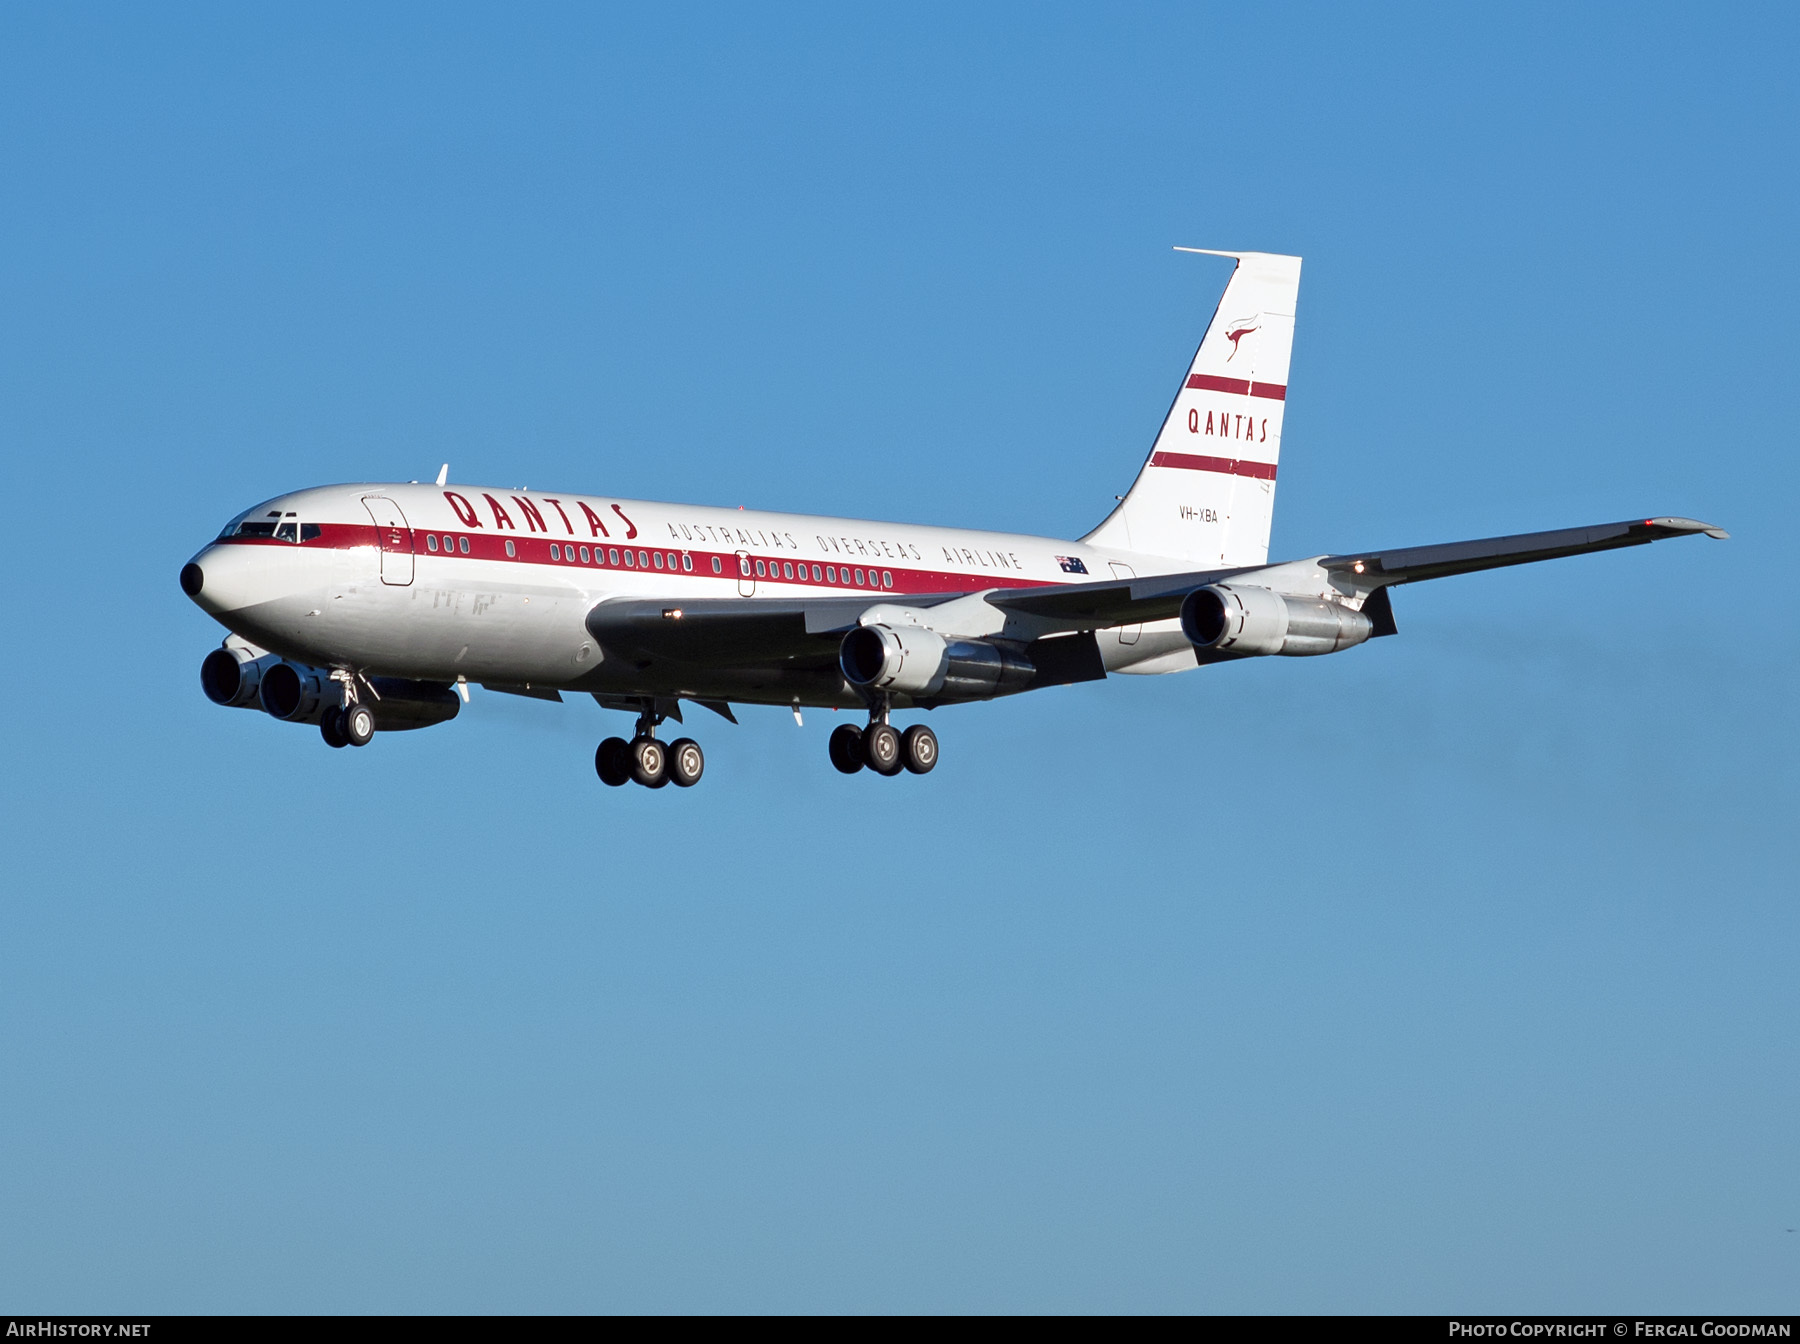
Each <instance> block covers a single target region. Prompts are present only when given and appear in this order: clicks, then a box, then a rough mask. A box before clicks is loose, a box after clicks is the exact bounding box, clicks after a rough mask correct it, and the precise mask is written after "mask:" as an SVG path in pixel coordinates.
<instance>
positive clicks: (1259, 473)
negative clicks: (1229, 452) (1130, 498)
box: [1150, 453, 1275, 481]
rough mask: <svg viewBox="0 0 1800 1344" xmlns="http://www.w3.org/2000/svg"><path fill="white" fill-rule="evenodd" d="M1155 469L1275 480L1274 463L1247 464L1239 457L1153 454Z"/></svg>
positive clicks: (1151, 457) (1152, 463) (1152, 461)
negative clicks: (1173, 468)
mask: <svg viewBox="0 0 1800 1344" xmlns="http://www.w3.org/2000/svg"><path fill="white" fill-rule="evenodd" d="M1150 465H1151V466H1153V467H1177V468H1179V469H1181V470H1182V471H1216V472H1220V473H1222V474H1224V475H1226V476H1250V477H1253V478H1254V479H1256V480H1259V481H1272V480H1274V479H1275V464H1274V463H1273V462H1246V461H1244V460H1243V459H1242V458H1237V457H1202V456H1200V455H1199V454H1198V453H1152V454H1150Z"/></svg>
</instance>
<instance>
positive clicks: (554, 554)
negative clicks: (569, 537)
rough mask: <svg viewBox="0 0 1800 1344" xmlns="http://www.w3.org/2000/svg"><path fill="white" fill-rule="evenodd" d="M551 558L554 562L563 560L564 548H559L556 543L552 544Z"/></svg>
mask: <svg viewBox="0 0 1800 1344" xmlns="http://www.w3.org/2000/svg"><path fill="white" fill-rule="evenodd" d="M550 558H551V559H552V560H560V559H562V548H561V547H559V546H558V545H557V544H556V543H555V542H554V541H553V542H551V543H550Z"/></svg>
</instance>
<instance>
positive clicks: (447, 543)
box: [444, 536, 456, 551]
mask: <svg viewBox="0 0 1800 1344" xmlns="http://www.w3.org/2000/svg"><path fill="white" fill-rule="evenodd" d="M444 549H445V550H446V551H454V550H455V549H456V538H455V537H451V536H446V537H445V538H444Z"/></svg>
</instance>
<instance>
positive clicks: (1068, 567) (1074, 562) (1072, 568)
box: [1056, 555, 1087, 574]
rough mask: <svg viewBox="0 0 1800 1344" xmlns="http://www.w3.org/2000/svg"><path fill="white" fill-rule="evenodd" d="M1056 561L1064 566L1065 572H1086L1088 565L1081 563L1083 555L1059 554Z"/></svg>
mask: <svg viewBox="0 0 1800 1344" xmlns="http://www.w3.org/2000/svg"><path fill="white" fill-rule="evenodd" d="M1056 563H1057V564H1059V565H1061V566H1062V567H1063V573H1065V574H1085V573H1087V566H1086V565H1084V564H1082V563H1081V557H1079V556H1075V555H1059V556H1057V557H1056Z"/></svg>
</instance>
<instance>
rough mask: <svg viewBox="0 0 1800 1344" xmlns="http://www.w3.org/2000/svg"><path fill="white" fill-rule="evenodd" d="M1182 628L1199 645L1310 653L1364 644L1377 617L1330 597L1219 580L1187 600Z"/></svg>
mask: <svg viewBox="0 0 1800 1344" xmlns="http://www.w3.org/2000/svg"><path fill="white" fill-rule="evenodd" d="M1181 632H1182V634H1184V635H1186V636H1187V637H1188V639H1189V640H1191V641H1192V642H1193V644H1194V647H1195V648H1197V649H1204V650H1209V651H1211V652H1214V653H1232V654H1239V655H1242V656H1246V657H1251V656H1257V655H1263V654H1272V653H1278V654H1283V655H1285V656H1287V657H1289V658H1305V657H1309V656H1312V655H1314V654H1321V653H1336V652H1337V651H1338V650H1339V649H1347V648H1349V647H1350V646H1351V645H1353V644H1360V643H1362V642H1363V641H1364V640H1365V639H1367V638H1369V636H1370V635H1372V634H1374V633H1375V623H1374V622H1373V621H1371V620H1370V619H1369V618H1368V617H1367V616H1365V615H1364V614H1363V613H1362V612H1360V611H1352V610H1351V609H1350V608H1349V607H1346V606H1345V605H1344V604H1343V603H1342V602H1333V601H1331V600H1329V599H1328V598H1319V597H1288V596H1285V595H1284V594H1281V593H1277V592H1274V591H1272V590H1271V589H1268V588H1258V587H1254V586H1252V585H1250V584H1241V585H1240V584H1226V583H1213V584H1208V585H1207V586H1206V587H1204V588H1196V589H1195V590H1194V591H1193V592H1191V593H1189V594H1188V595H1187V598H1186V600H1185V601H1183V602H1182V604H1181Z"/></svg>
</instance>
